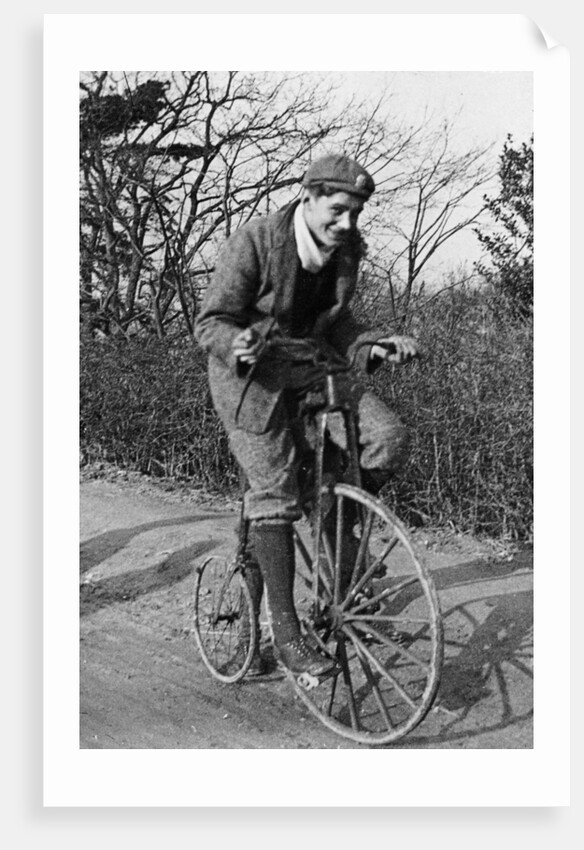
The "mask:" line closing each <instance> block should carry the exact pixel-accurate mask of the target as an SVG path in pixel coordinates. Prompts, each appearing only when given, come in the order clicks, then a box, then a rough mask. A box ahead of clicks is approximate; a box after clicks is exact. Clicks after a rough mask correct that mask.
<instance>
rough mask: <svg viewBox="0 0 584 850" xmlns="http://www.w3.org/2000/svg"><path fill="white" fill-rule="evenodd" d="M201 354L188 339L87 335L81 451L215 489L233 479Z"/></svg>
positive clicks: (87, 456) (82, 370) (82, 367)
mask: <svg viewBox="0 0 584 850" xmlns="http://www.w3.org/2000/svg"><path fill="white" fill-rule="evenodd" d="M206 372H207V370H206V363H205V358H204V355H203V353H202V352H201V351H200V350H199V349H198V348H196V347H195V346H194V345H193V343H192V342H189V341H187V340H183V341H172V342H171V341H166V340H158V339H156V338H154V337H140V338H135V339H133V340H129V341H128V340H126V339H118V338H111V337H110V338H105V339H102V340H96V339H92V338H88V337H85V338H83V339H82V342H81V364H80V374H81V378H80V394H81V397H80V413H81V417H80V418H81V423H80V424H81V455H82V458H83V461H84V462H86V463H87V462H92V461H96V460H106V461H108V462H111V463H114V464H117V465H118V466H120V467H123V468H126V469H133V470H138V471H139V472H143V473H146V474H149V475H155V476H164V477H169V478H174V479H178V480H184V479H194V480H195V481H196V482H198V483H199V484H200V485H202V486H206V487H211V488H217V487H223V486H225V485H226V484H229V483H231V482H232V481H233V480H234V479H235V478H236V470H235V466H234V462H233V461H232V459H231V456H230V454H229V450H228V446H227V437H226V434H225V432H224V430H223V427H222V425H221V423H220V421H219V419H218V417H217V415H216V414H215V411H214V409H213V404H212V401H211V397H210V393H209V388H208V384H207V377H206Z"/></svg>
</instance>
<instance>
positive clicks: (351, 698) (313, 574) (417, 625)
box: [291, 484, 443, 745]
mask: <svg viewBox="0 0 584 850" xmlns="http://www.w3.org/2000/svg"><path fill="white" fill-rule="evenodd" d="M322 514H323V516H322V522H321V533H320V535H319V541H318V547H317V550H318V551H317V553H316V557H315V547H314V539H313V537H312V536H311V534H310V532H309V531H307V529H306V528H305V529H304V530H303V529H301V528H298V529H297V534H296V542H297V550H298V557H297V581H296V594H297V608H298V611H299V614H300V616H301V618H302V622H303V626H304V628H305V630H306V633H307V636H308V638H310V639H312V641H313V643H315V644H316V645H318V646H320V648H321V649H322V650H323V651H325V652H327V653H328V654H329V655H331V656H332V657H333V658H335V659H336V661H337V666H336V668H335V670H334V673H333V675H331V676H329V677H328V678H327V679H324V680H323V681H321V682H320V683H319V685H318V686H317V687H315V688H313V689H312V690H308V691H307V690H305V689H304V688H303V687H302V686H301V685H300V684H299V683H298V681H297V680H296V679H295V678H294V677H292V676H291V679H292V681H293V683H294V687H295V688H296V691H297V693H298V695H299V697H300V698H301V699H302V700H303V702H304V703H305V704H306V705H307V706H308V708H309V709H310V711H311V712H313V714H315V715H316V716H317V717H318V718H319V719H320V720H321V721H322V722H323V723H324V724H325V725H326V726H327V727H328V728H330V729H332V730H333V731H334V732H337V733H338V734H340V735H342V736H344V737H346V738H349V739H351V740H353V741H357V742H359V743H364V744H372V745H383V744H390V743H393V742H395V741H397V740H399V739H400V738H402V737H403V736H404V735H407V734H408V732H410V731H411V730H412V729H413V728H414V727H415V726H416V725H417V724H418V723H420V721H421V720H422V719H423V718H424V717H425V715H426V714H427V712H428V710H429V709H430V707H431V705H432V702H433V700H434V697H435V694H436V690H437V688H438V683H439V677H440V667H441V662H442V653H443V634H442V622H441V617H440V611H439V605H438V597H437V594H436V591H435V588H434V584H433V581H432V578H431V576H430V574H429V573H428V570H427V569H426V567H425V566H424V564H423V563H422V562H421V561H420V559H419V558H418V557H417V556H416V554H415V551H414V548H413V546H412V544H411V541H410V539H409V536H408V533H407V531H406V529H405V528H404V526H403V525H402V523H401V522H400V521H399V520H398V519H397V517H396V516H394V514H393V513H392V512H391V511H390V510H388V509H387V508H386V507H385V505H383V503H382V502H380V501H379V500H378V499H376V498H374V497H372V496H370V495H369V494H368V493H366V492H364V491H363V490H361V489H359V488H357V487H353V486H350V485H347V484H335V485H334V487H333V488H329V489H327V490H326V492H323V510H322ZM313 526H314V523H313Z"/></svg>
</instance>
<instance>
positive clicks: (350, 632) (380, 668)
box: [343, 625, 416, 710]
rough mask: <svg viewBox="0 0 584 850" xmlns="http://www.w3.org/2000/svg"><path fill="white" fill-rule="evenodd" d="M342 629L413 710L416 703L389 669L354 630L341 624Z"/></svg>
mask: <svg viewBox="0 0 584 850" xmlns="http://www.w3.org/2000/svg"><path fill="white" fill-rule="evenodd" d="M343 629H344V630H346V632H347V634H348V635H349V637H350V638H351V640H352V641H353V642H354V644H355V648H356V649H361V651H362V652H363V654H364V655H365V656H366V658H367V659H368V661H370V662H371V664H372V665H373V667H375V669H376V670H377V672H378V673H379V674H380V675H381V676H383V678H384V679H387V681H388V682H390V684H391V685H392V686H393V687H394V688H395V689H396V691H397V692H398V694H399V695H400V696H401V698H402V699H403V700H405V702H407V703H408V705H410V706H411V708H413V709H414V710H415V709H416V703H415V702H414V700H413V699H412V698H411V697H410V695H409V694H408V693H406V691H404V689H403V688H402V686H401V685H400V683H399V682H398V681H397V679H396V678H395V677H394V676H392V675H391V673H390V672H389V670H387V669H386V668H385V667H384V666H383V664H381V662H380V661H378V659H377V658H376V657H375V656H374V655H373V653H372V652H370V651H369V648H368V647H367V646H366V645H365V643H364V642H363V641H362V640H361V638H360V637H359V636H358V635H357V634H356V632H355V631H354V630H353V629H352V628H351V627H350V626H349V625H345V626H343Z"/></svg>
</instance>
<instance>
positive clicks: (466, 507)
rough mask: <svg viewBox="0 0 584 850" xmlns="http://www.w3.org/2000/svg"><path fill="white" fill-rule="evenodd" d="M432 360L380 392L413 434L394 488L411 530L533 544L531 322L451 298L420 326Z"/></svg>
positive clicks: (463, 297)
mask: <svg viewBox="0 0 584 850" xmlns="http://www.w3.org/2000/svg"><path fill="white" fill-rule="evenodd" d="M415 333H416V335H417V336H418V338H419V339H420V341H421V343H422V346H423V348H424V350H425V357H424V358H423V360H422V361H420V362H419V363H416V364H413V365H412V366H406V367H403V368H402V367H397V368H395V369H393V370H391V371H390V370H388V369H385V370H380V372H379V373H378V377H376V378H375V384H376V387H377V389H378V391H379V392H380V394H381V395H382V397H384V398H385V399H386V401H388V403H389V404H391V405H393V406H395V408H396V409H397V410H398V411H399V413H400V415H401V416H402V418H403V419H404V421H405V422H406V423H407V425H408V426H409V428H410V431H411V435H412V450H411V455H410V460H409V462H408V465H407V467H406V469H405V470H404V471H403V473H402V474H401V475H400V476H399V479H396V481H395V482H394V484H393V485H392V487H391V491H392V495H393V498H394V499H395V500H396V502H397V504H398V505H399V511H400V512H401V513H405V515H406V517H407V518H409V520H410V522H413V523H418V524H419V523H421V522H430V523H432V524H438V525H440V524H443V523H449V524H451V525H453V526H454V527H456V528H457V529H458V530H461V531H472V532H474V533H485V534H489V535H491V536H500V535H503V536H506V537H512V538H516V539H526V538H529V537H530V535H531V531H532V523H533V486H532V478H533V421H532V420H533V403H532V389H533V383H532V329H531V323H529V322H526V323H517V322H516V321H513V320H512V319H511V318H509V317H505V316H503V315H502V314H501V311H500V310H494V309H492V307H491V305H490V301H489V299H488V297H487V296H486V295H485V294H484V293H482V292H476V291H475V292H473V291H465V290H462V291H458V292H456V293H455V292H454V291H453V292H452V293H451V294H447V293H444V294H442V295H441V296H440V297H439V298H437V299H436V300H435V301H433V302H432V303H431V304H429V305H428V306H427V308H426V309H425V310H424V311H422V312H421V313H419V314H418V316H417V318H416V328H415Z"/></svg>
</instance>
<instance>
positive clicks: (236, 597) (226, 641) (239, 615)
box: [193, 555, 257, 684]
mask: <svg viewBox="0 0 584 850" xmlns="http://www.w3.org/2000/svg"><path fill="white" fill-rule="evenodd" d="M214 567H216V568H217V569H216V572H217V574H218V575H217V576H214V577H211V578H210V580H209V583H208V586H207V584H206V581H205V578H207V579H209V571H211V570H213V568H214ZM206 572H207V576H205V573H206ZM221 574H223V576H222V577H221ZM207 590H208V591H209V592H210V593H211V594H212V599H211V600H210V601H211V611H209V610H208V609H209V600H208V599H207V598H206V597H208V595H209V594H208V593H207V592H205V591H207ZM230 606H231V607H230ZM236 606H238V608H236ZM218 617H219V618H221V619H220V620H219V622H221V623H223V624H224V625H221V626H220V627H219V628H217V626H218V620H217V618H218ZM232 617H234V618H235V619H233V620H232V619H231V618H232ZM210 618H211V619H210ZM243 618H245V620H246V621H247V622H246V623H245V625H246V626H247V627H248V634H247V636H246V640H247V642H248V643H247V651H246V652H245V653H244V654H243V655H242V657H241V659H240V660H239V659H238V658H237V656H238V653H239V652H240V642H239V641H238V640H237V639H236V638H237V634H236V633H235V632H236V630H231V625H232V623H239V624H242V623H243ZM193 626H194V634H195V640H196V643H197V646H198V649H199V653H200V655H201V658H202V659H203V662H204V664H205V666H206V667H207V669H208V670H209V672H210V673H211V674H212V675H213V677H214V678H215V679H218V680H219V681H220V682H224V683H226V684H233V683H234V682H238V681H240V680H241V679H243V677H244V676H245V674H246V673H247V671H248V670H249V668H250V666H251V662H252V659H253V656H254V653H255V650H256V645H257V632H256V628H255V623H254V619H253V603H252V598H251V593H250V590H249V588H248V586H247V584H246V582H245V581H244V579H243V576H242V573H241V570H240V568H239V567H238V566H237V565H236V564H233V562H231V563H230V561H229V560H228V559H226V558H222V557H220V556H217V555H211V556H210V557H209V558H207V559H206V560H205V561H204V562H203V563H202V564H201V565H200V566H199V567H197V569H196V573H195V589H194V612H193ZM240 630H241V627H240V628H239V631H240ZM232 631H233V633H231V632H232ZM223 645H225V649H221V652H226V653H228V654H229V653H232V656H230V657H229V658H228V661H229V662H230V663H234V664H235V670H234V671H233V672H230V673H225V672H223V670H224V668H225V666H226V664H225V663H223V664H221V663H220V661H219V656H220V647H222V646H223ZM236 661H237V663H236ZM226 663H227V662H226Z"/></svg>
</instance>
